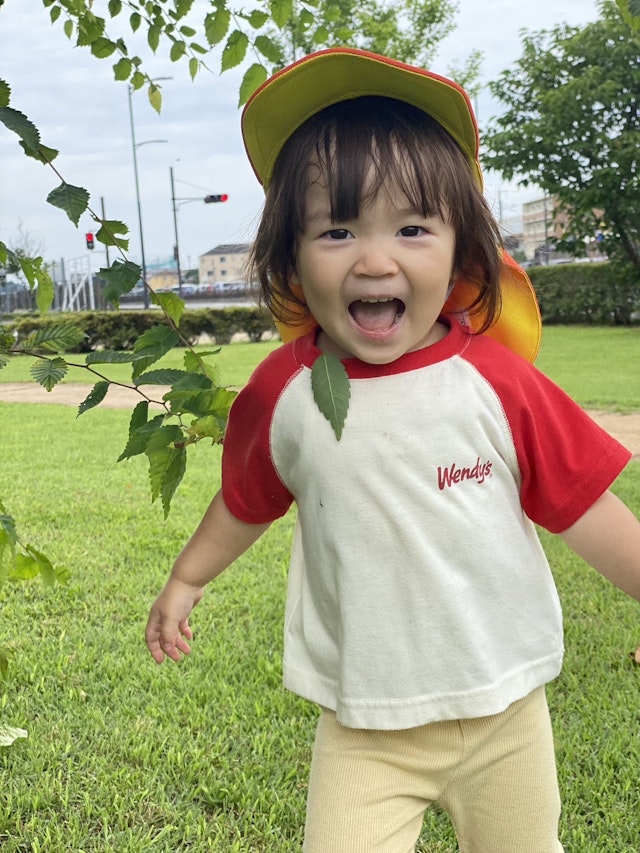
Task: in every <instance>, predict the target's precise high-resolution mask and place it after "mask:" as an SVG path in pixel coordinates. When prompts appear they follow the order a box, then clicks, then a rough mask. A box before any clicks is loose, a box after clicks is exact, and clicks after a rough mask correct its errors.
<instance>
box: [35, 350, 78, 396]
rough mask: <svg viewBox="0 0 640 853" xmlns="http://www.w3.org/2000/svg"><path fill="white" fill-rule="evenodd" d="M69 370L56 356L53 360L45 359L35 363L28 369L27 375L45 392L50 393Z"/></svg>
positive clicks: (64, 362)
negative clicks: (45, 390)
mask: <svg viewBox="0 0 640 853" xmlns="http://www.w3.org/2000/svg"><path fill="white" fill-rule="evenodd" d="M68 370H69V365H68V364H67V362H66V361H65V360H64V359H63V358H60V356H56V357H55V358H45V359H44V360H43V361H37V362H36V363H35V364H32V365H31V367H30V368H29V373H30V374H31V376H32V377H33V378H34V379H35V381H36V382H39V383H40V385H42V387H43V388H46V389H47V391H52V390H53V389H54V388H55V386H56V385H57V384H58V382H60V381H61V380H62V379H64V377H65V376H66V374H67V372H68Z"/></svg>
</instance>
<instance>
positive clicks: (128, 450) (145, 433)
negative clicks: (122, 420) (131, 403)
mask: <svg viewBox="0 0 640 853" xmlns="http://www.w3.org/2000/svg"><path fill="white" fill-rule="evenodd" d="M148 415H149V403H148V402H147V401H146V400H142V401H141V402H140V403H138V404H137V406H136V407H135V409H134V410H133V412H132V413H131V420H130V421H129V438H128V440H127V444H126V446H125V448H124V450H123V451H122V453H121V454H120V456H119V457H118V462H122V460H123V459H130V458H131V457H132V456H138V454H140V453H144V451H145V450H146V447H147V444H148V443H149V439H150V438H151V430H153V428H154V427H155V428H160V427H161V426H162V422H163V421H164V416H163V415H157V416H156V417H155V418H153V420H151V421H149V422H148V421H147V417H148ZM149 424H150V425H151V430H149V429H147V427H148V426H149Z"/></svg>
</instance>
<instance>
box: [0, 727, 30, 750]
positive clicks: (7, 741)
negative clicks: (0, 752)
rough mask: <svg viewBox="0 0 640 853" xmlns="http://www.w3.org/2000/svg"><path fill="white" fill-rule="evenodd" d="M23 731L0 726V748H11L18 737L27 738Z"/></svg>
mask: <svg viewBox="0 0 640 853" xmlns="http://www.w3.org/2000/svg"><path fill="white" fill-rule="evenodd" d="M28 736H29V735H28V733H27V732H26V731H25V730H24V729H16V728H14V727H13V726H0V746H11V744H12V743H13V742H14V741H16V740H17V739H18V738H19V737H28Z"/></svg>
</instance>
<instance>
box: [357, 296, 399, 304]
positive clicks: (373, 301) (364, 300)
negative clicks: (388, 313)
mask: <svg viewBox="0 0 640 853" xmlns="http://www.w3.org/2000/svg"><path fill="white" fill-rule="evenodd" d="M393 299H394V297H393V296H383V297H382V298H381V299H361V300H360V302H371V303H376V302H393Z"/></svg>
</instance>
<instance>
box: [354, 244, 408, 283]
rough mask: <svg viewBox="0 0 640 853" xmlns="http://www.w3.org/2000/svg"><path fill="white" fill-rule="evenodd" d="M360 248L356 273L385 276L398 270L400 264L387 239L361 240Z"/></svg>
mask: <svg viewBox="0 0 640 853" xmlns="http://www.w3.org/2000/svg"><path fill="white" fill-rule="evenodd" d="M358 249H359V253H358V257H357V258H356V260H355V263H354V265H353V272H354V275H357V276H365V277H369V278H383V277H385V276H390V275H395V274H396V273H397V272H398V264H397V262H396V261H395V259H394V257H393V254H392V252H391V251H390V247H389V246H388V245H387V243H386V241H384V240H373V239H371V240H361V241H359V246H358Z"/></svg>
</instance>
